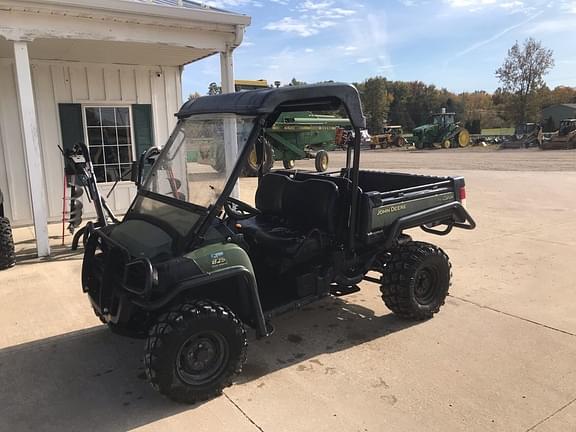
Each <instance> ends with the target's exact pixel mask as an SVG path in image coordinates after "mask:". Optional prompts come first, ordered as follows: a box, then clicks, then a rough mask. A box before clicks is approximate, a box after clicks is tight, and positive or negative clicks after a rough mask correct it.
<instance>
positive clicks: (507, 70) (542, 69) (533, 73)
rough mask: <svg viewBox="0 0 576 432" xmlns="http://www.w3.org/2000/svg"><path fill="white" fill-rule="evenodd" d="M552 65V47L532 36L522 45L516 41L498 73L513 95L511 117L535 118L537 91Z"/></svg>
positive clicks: (516, 118)
mask: <svg viewBox="0 0 576 432" xmlns="http://www.w3.org/2000/svg"><path fill="white" fill-rule="evenodd" d="M553 66H554V59H553V52H552V50H550V49H548V48H545V47H543V46H542V43H541V42H540V41H537V40H535V39H533V38H528V39H526V40H525V41H524V43H523V44H522V46H521V45H520V44H519V43H518V42H516V43H515V44H514V45H513V46H512V48H510V49H509V50H508V55H507V57H506V59H505V60H504V63H503V64H502V66H500V67H499V68H498V69H497V70H496V76H497V77H498V79H499V80H500V82H501V84H502V87H501V88H502V90H503V91H504V92H505V93H509V94H510V95H512V98H511V99H510V101H509V104H508V110H509V111H510V117H511V118H513V119H514V120H516V121H517V122H519V123H523V122H526V121H528V120H535V119H536V117H537V111H538V108H539V106H538V101H537V97H538V91H539V90H540V89H541V88H542V87H544V85H545V83H544V76H545V75H546V74H547V73H548V72H549V71H550V69H551V68H552V67H553Z"/></svg>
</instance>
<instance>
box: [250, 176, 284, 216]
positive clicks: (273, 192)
mask: <svg viewBox="0 0 576 432" xmlns="http://www.w3.org/2000/svg"><path fill="white" fill-rule="evenodd" d="M291 181H292V180H291V179H290V178H289V177H287V176H285V175H281V174H274V173H272V174H266V175H265V176H264V177H262V179H260V183H259V184H258V189H257V190H256V208H257V209H258V210H260V211H261V212H262V213H263V214H272V215H281V214H282V203H283V198H284V192H285V189H286V185H287V184H288V183H290V182H291Z"/></svg>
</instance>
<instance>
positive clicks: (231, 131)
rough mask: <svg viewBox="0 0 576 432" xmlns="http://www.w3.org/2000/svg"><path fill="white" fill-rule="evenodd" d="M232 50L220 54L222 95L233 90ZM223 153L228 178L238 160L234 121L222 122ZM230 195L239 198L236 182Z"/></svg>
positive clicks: (228, 49)
mask: <svg viewBox="0 0 576 432" xmlns="http://www.w3.org/2000/svg"><path fill="white" fill-rule="evenodd" d="M233 51H234V49H233V48H227V49H226V51H223V52H221V53H220V76H221V83H222V93H233V92H234V91H235V88H234V60H233V57H232V53H233ZM224 153H225V157H226V174H227V175H228V176H230V175H231V174H232V170H233V168H234V165H235V163H236V160H237V159H238V134H237V125H236V119H226V120H224ZM230 195H231V196H232V197H234V198H239V197H240V191H239V188H238V182H236V186H234V189H232V192H231V193H230Z"/></svg>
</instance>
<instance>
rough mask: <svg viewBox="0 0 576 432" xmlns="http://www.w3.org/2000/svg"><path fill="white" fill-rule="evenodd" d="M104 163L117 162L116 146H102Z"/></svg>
mask: <svg viewBox="0 0 576 432" xmlns="http://www.w3.org/2000/svg"><path fill="white" fill-rule="evenodd" d="M104 156H105V162H106V165H108V164H111V163H118V147H104Z"/></svg>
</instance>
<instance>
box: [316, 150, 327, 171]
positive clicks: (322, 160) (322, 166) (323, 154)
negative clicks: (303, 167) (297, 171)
mask: <svg viewBox="0 0 576 432" xmlns="http://www.w3.org/2000/svg"><path fill="white" fill-rule="evenodd" d="M329 161H330V160H329V158H328V152H327V151H326V150H320V151H319V152H318V153H316V156H315V157H314V166H315V167H316V171H318V172H324V171H326V170H327V169H328V163H329Z"/></svg>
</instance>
